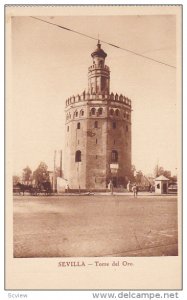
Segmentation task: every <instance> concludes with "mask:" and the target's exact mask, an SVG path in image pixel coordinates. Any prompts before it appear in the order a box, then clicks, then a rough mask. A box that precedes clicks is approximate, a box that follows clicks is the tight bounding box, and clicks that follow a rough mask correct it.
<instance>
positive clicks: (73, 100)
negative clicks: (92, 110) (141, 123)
mask: <svg viewBox="0 0 187 300" xmlns="http://www.w3.org/2000/svg"><path fill="white" fill-rule="evenodd" d="M90 100H108V101H116V102H120V103H124V104H126V105H127V106H131V100H130V99H129V98H127V97H126V96H124V95H122V94H120V95H118V94H117V93H116V94H114V93H111V94H90V93H86V92H85V91H84V92H83V93H82V94H78V95H76V96H74V95H73V96H71V97H70V98H68V99H67V100H66V107H68V106H69V105H72V104H74V103H78V102H82V101H90Z"/></svg>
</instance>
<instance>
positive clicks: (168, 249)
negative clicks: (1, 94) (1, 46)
mask: <svg viewBox="0 0 187 300" xmlns="http://www.w3.org/2000/svg"><path fill="white" fill-rule="evenodd" d="M5 18H6V57H7V63H6V68H7V72H6V74H7V79H6V90H7V99H6V115H7V125H6V136H7V163H6V168H7V169H8V171H7V177H8V179H7V190H8V193H7V200H6V212H7V214H6V221H7V220H8V221H7V222H8V225H7V230H6V232H7V236H8V238H7V241H9V242H10V243H9V246H6V247H7V253H8V254H7V257H10V258H11V260H10V261H11V263H12V264H14V261H15V263H16V264H17V266H18V265H19V264H22V263H26V264H27V263H28V262H30V261H32V259H35V260H34V261H35V262H36V259H38V260H39V261H43V260H42V259H48V260H50V259H52V258H53V259H57V261H58V268H59V267H60V268H64V267H70V266H71V267H74V269H76V268H77V267H79V270H80V269H81V268H82V269H84V268H89V267H90V268H91V267H92V268H95V269H97V268H98V267H101V269H103V268H105V270H106V268H107V267H108V268H109V269H110V268H112V266H113V269H114V267H115V268H117V267H118V269H119V268H120V266H123V267H127V266H128V267H129V269H130V268H131V269H132V266H134V265H135V259H137V258H141V259H142V260H143V259H148V260H150V259H159V262H160V263H161V264H162V263H165V259H168V260H167V261H170V264H172V262H171V259H173V260H174V261H175V263H174V266H175V267H176V268H177V272H178V273H177V274H179V275H178V279H177V280H176V279H175V280H176V282H175V283H174V281H175V280H174V279H173V278H171V280H168V283H166V287H167V284H168V286H169V287H170V288H180V287H181V247H182V245H181V243H182V242H181V230H182V229H181V206H182V204H181V201H182V198H181V105H182V104H181V102H182V98H181V88H180V86H181V45H180V43H181V33H180V32H181V28H180V26H181V25H180V22H181V6H180V5H179V6H176V7H170V6H163V7H162V8H160V10H159V8H158V7H157V6H152V7H147V6H145V7H136V6H134V7H133V6H132V7H128V6H127V7H126V6H122V7H116V8H114V7H110V6H106V7H105V8H103V7H99V6H98V7H94V6H90V7H84V6H83V7H78V6H77V7H76V6H74V7H63V5H62V6H59V7H58V6H57V7H47V6H46V7H45V6H43V7H40V6H38V7H37V6H36V7H33V8H32V7H29V6H25V7H16V6H14V7H11V5H10V6H7V7H6V9H5ZM10 245H12V246H11V247H10ZM114 258H115V259H114ZM30 259H31V260H30ZM103 259H104V261H103ZM133 259H134V260H133ZM38 260H37V261H38ZM146 262H147V263H148V261H146ZM7 269H10V268H8V267H7ZM105 272H106V271H105ZM120 272H121V271H120ZM7 273H10V272H7ZM158 273H160V271H158ZM164 274H165V273H164ZM163 276H165V275H163ZM164 278H166V277H164ZM166 281H167V280H166ZM10 282H13V279H11V280H10ZM71 284H72V285H73V283H71ZM92 284H93V282H92ZM92 284H91V285H89V284H88V285H87V286H81V287H83V288H87V287H90V286H92ZM120 284H121V283H120ZM162 284H163V285H164V282H163V283H160V285H159V284H158V285H157V284H156V285H154V284H153V288H155V287H157V286H158V287H162ZM8 285H9V284H8ZM10 285H11V286H14V284H10ZM18 286H19V287H20V286H21V285H20V282H19V284H18ZM25 286H26V288H27V286H29V285H27V284H25ZM41 286H42V284H41ZM67 286H68V285H67ZM75 286H76V284H75ZM103 286H105V285H103ZM113 286H114V288H115V287H117V286H118V285H115V283H114V284H113ZM128 287H131V285H129V286H128ZM133 287H134V288H136V287H137V288H141V284H140V285H137V286H136V284H134V285H133ZM143 287H144V288H145V283H144V284H143V285H142V288H143ZM23 288H24V286H23ZM55 288H56V286H55ZM59 288H60V286H59ZM121 288H123V286H121ZM147 288H152V286H149V287H147ZM36 289H37V287H36Z"/></svg>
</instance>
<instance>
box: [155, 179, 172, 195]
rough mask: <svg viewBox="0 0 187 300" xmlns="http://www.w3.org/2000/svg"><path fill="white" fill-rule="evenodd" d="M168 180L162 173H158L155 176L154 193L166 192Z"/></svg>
mask: <svg viewBox="0 0 187 300" xmlns="http://www.w3.org/2000/svg"><path fill="white" fill-rule="evenodd" d="M168 182H169V179H168V178H166V177H165V176H164V175H160V176H159V177H157V178H155V193H156V194H168Z"/></svg>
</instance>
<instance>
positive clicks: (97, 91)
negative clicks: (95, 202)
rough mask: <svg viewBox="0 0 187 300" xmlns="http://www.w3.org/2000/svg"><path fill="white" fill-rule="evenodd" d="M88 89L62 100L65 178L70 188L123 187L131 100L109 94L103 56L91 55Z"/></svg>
mask: <svg viewBox="0 0 187 300" xmlns="http://www.w3.org/2000/svg"><path fill="white" fill-rule="evenodd" d="M91 56H92V59H93V64H92V66H90V67H89V68H88V90H87V92H86V91H84V92H83V93H82V94H80V95H76V96H72V97H70V98H69V99H67V100H66V108H65V114H66V129H65V130H66V141H65V155H66V156H65V164H66V165H65V177H66V178H67V179H68V184H69V188H70V189H79V188H80V189H81V190H105V189H106V187H107V185H108V183H109V181H110V180H112V181H113V184H114V186H115V187H120V186H123V187H125V186H126V184H127V181H128V180H129V176H130V172H131V100H129V99H128V98H127V97H125V96H124V95H118V94H113V93H110V69H109V67H108V66H107V65H105V59H106V57H107V54H106V53H105V52H104V51H103V50H102V49H101V44H100V42H99V41H98V44H97V49H96V50H95V51H94V52H93V53H92V54H91Z"/></svg>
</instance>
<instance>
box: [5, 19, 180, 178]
mask: <svg viewBox="0 0 187 300" xmlns="http://www.w3.org/2000/svg"><path fill="white" fill-rule="evenodd" d="M40 18H42V19H44V20H47V21H49V22H53V23H56V24H59V25H61V26H65V27H69V28H72V29H74V30H77V31H80V32H83V33H85V34H88V35H91V36H93V37H95V38H97V37H98V34H99V37H100V39H101V40H103V41H108V42H110V43H112V44H116V45H119V46H121V47H124V48H127V49H130V50H132V51H135V52H138V53H140V54H143V55H146V56H149V57H151V58H153V59H156V60H160V61H162V62H165V63H167V64H171V65H173V66H176V20H175V16H174V15H152V16H149V15H148V16H146V15H135V16H133V15H131V16H123V15H122V16H59V17H58V16H55V17H53V16H51V17H46V16H42V17H41V16H40ZM11 41H12V45H11V55H12V111H13V117H12V120H11V121H12V133H13V134H12V151H13V157H12V160H13V171H14V174H20V173H21V172H22V169H23V168H24V167H25V166H27V165H28V166H30V167H31V169H32V170H34V169H36V167H37V166H38V164H39V163H40V161H45V162H46V163H47V165H48V166H49V169H52V168H53V154H54V150H60V149H62V150H63V145H64V124H65V118H64V107H65V101H66V99H67V98H68V97H69V96H71V95H76V94H78V93H82V92H83V90H85V89H86V88H87V84H88V78H87V74H88V67H89V66H90V65H92V58H91V53H92V52H93V50H95V48H96V44H97V42H96V41H94V40H92V39H88V38H85V37H83V36H80V35H77V34H75V33H72V32H70V31H65V30H62V29H60V28H57V27H54V26H51V25H49V24H46V23H43V22H40V21H38V20H35V19H32V18H30V17H13V18H12V36H11ZM101 44H102V48H103V49H104V51H105V52H106V53H107V58H106V65H108V66H109V67H110V71H111V80H110V91H111V92H113V93H116V92H117V93H118V94H120V93H122V94H124V95H126V96H127V97H128V98H130V99H131V101H132V109H133V111H132V164H134V165H135V166H136V170H137V171H138V170H142V171H143V172H144V173H145V174H149V173H153V169H154V167H155V165H156V164H157V163H158V164H159V165H161V166H163V167H164V168H165V169H167V170H171V172H172V174H176V168H177V165H178V163H177V134H179V132H177V130H178V129H177V128H178V127H177V112H176V107H177V101H179V99H177V94H176V69H175V68H170V67H167V66H164V65H161V64H158V63H155V62H152V61H150V60H146V59H144V58H142V57H139V56H135V55H132V54H130V53H128V52H126V51H122V50H119V49H117V48H114V47H111V46H109V45H106V44H104V43H101ZM63 160H65V153H64V152H63Z"/></svg>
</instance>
